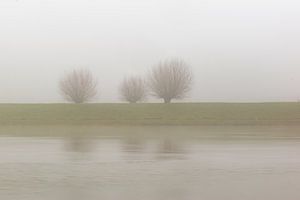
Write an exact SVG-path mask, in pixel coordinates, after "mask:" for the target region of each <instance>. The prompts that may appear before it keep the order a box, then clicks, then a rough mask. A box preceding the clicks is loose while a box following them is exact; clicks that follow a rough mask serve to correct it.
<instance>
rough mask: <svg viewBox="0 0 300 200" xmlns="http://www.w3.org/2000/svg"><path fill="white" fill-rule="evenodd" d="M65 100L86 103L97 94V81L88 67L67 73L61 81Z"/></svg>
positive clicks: (60, 84)
mask: <svg viewBox="0 0 300 200" xmlns="http://www.w3.org/2000/svg"><path fill="white" fill-rule="evenodd" d="M59 88H60V91H61V94H62V96H63V97H64V99H65V100H67V101H69V102H74V103H85V102H87V101H90V100H91V99H93V98H94V97H95V96H96V95H97V81H96V80H95V78H94V77H93V75H92V73H91V72H90V71H89V70H87V69H80V70H73V71H72V72H70V73H68V74H66V75H65V76H64V77H63V78H62V79H61V81H60V83H59Z"/></svg>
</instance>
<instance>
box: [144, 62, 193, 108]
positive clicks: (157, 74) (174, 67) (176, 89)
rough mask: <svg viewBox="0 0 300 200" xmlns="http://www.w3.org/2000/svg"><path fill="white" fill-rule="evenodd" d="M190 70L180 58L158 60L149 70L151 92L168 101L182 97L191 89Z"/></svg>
mask: <svg viewBox="0 0 300 200" xmlns="http://www.w3.org/2000/svg"><path fill="white" fill-rule="evenodd" d="M192 77H193V76H192V72H191V70H190V68H189V66H188V65H187V64H186V63H185V62H184V61H183V60H180V59H172V60H169V61H168V60H167V61H164V62H160V63H159V64H158V66H157V67H155V68H153V69H152V71H151V72H150V77H149V86H150V89H151V91H152V94H153V95H154V96H156V97H157V98H162V99H164V101H165V103H170V102H171V100H172V99H183V98H185V97H186V95H187V93H188V92H189V91H190V90H191V83H192Z"/></svg>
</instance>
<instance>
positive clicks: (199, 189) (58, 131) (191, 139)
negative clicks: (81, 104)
mask: <svg viewBox="0 0 300 200" xmlns="http://www.w3.org/2000/svg"><path fill="white" fill-rule="evenodd" d="M0 199H3V200H50V199H51V200H52V199H55V200H69V199H70V200H83V199H84V200H94V199H95V200H96V199H97V200H99V199H101V200H106V199H107V200H117V199H122V200H196V199H204V200H283V199H286V200H299V199H300V127H297V126H293V127H279V126H273V127H246V126H240V127H230V126H226V127H180V126H175V127H167V126H165V127H163V126H162V127H151V126H144V127H101V126H22V127H15V126H11V127H9V126H2V127H0Z"/></svg>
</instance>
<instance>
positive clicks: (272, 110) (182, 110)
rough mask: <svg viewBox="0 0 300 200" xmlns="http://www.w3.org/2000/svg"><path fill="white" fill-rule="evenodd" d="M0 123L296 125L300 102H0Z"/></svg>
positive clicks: (299, 119) (298, 122)
mask: <svg viewBox="0 0 300 200" xmlns="http://www.w3.org/2000/svg"><path fill="white" fill-rule="evenodd" d="M0 124H2V125H4V124H7V125H17V124H21V125H22V124H33V125H39V124H41V125H43V124H99V125H101V124H105V125H110V124H111V125H118V124H120V125H124V124H126V125H292V124H294V125H298V124H299V125H300V103H174V104H82V105H75V104H0Z"/></svg>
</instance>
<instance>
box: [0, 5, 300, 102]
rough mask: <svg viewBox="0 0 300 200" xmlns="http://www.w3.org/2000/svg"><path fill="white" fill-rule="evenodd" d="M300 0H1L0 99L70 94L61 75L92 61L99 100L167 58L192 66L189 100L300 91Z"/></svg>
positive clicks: (287, 96) (264, 97)
mask: <svg viewBox="0 0 300 200" xmlns="http://www.w3.org/2000/svg"><path fill="white" fill-rule="evenodd" d="M299 7H300V3H299V1H296V0H295V1H293V0H0V102H10V103H12V102H44V103H47V102H62V100H61V98H60V96H59V94H58V89H57V82H58V80H59V78H60V77H61V75H62V74H63V73H64V72H65V71H68V70H70V69H72V68H74V67H88V68H90V69H91V70H92V71H93V73H94V74H95V75H97V76H98V78H99V83H100V85H99V86H100V87H99V89H100V91H101V92H100V96H99V99H98V100H97V101H99V102H109V101H118V100H119V95H118V86H119V82H120V80H122V78H123V76H125V75H130V74H146V73H147V71H148V70H149V68H151V66H153V65H154V64H155V63H157V62H158V61H159V60H160V59H164V58H170V57H181V58H183V59H185V60H186V61H187V62H188V63H190V65H191V66H192V68H193V70H194V74H195V82H194V90H193V92H192V93H191V97H190V98H189V99H187V101H239V102H245V101H296V100H297V99H300V28H299V27H300V12H299Z"/></svg>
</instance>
